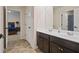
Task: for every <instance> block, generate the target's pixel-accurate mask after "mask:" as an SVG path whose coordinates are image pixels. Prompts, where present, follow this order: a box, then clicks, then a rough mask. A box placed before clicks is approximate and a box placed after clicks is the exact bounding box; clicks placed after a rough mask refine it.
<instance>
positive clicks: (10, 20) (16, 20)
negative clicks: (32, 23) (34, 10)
mask: <svg viewBox="0 0 79 59" xmlns="http://www.w3.org/2000/svg"><path fill="white" fill-rule="evenodd" d="M5 10H6V16H5V17H6V20H5V28H6V30H5V35H6V39H5V42H6V44H5V48H7V47H11V45H10V42H11V41H15V40H19V39H20V19H21V18H20V14H21V13H20V11H19V10H15V9H14V8H11V7H6V8H5Z"/></svg>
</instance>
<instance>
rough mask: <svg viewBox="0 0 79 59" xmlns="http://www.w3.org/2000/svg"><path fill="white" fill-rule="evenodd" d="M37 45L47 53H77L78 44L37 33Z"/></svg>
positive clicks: (78, 51)
mask: <svg viewBox="0 0 79 59" xmlns="http://www.w3.org/2000/svg"><path fill="white" fill-rule="evenodd" d="M37 45H38V48H39V49H40V50H41V51H42V52H47V53H49V52H50V53H79V43H77V42H73V41H69V40H66V39H63V38H59V37H55V36H51V35H48V34H44V33H41V32H37Z"/></svg>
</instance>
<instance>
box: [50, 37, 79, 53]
mask: <svg viewBox="0 0 79 59" xmlns="http://www.w3.org/2000/svg"><path fill="white" fill-rule="evenodd" d="M50 41H53V42H54V43H56V44H58V45H60V46H62V47H65V48H68V49H70V50H72V51H74V52H79V43H76V42H73V41H69V40H66V39H63V38H58V37H54V36H51V37H50Z"/></svg>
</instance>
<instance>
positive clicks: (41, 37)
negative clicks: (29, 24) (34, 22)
mask: <svg viewBox="0 0 79 59" xmlns="http://www.w3.org/2000/svg"><path fill="white" fill-rule="evenodd" d="M37 45H38V48H39V49H40V50H41V51H42V52H46V53H48V52H49V35H47V34H43V33H38V34H37Z"/></svg>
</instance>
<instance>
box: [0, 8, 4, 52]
mask: <svg viewBox="0 0 79 59" xmlns="http://www.w3.org/2000/svg"><path fill="white" fill-rule="evenodd" d="M0 34H3V7H0ZM3 51H4V39H3V38H2V37H1V38H0V53H2V52H3Z"/></svg>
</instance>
